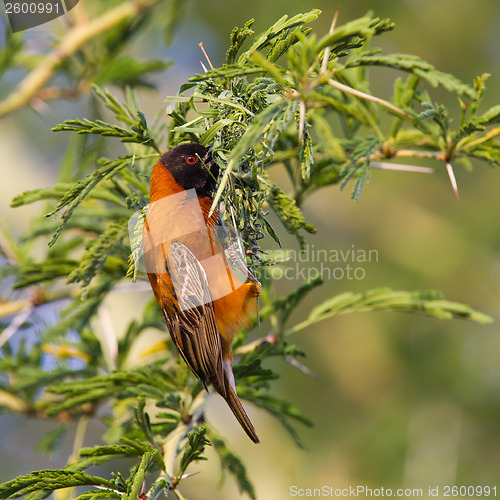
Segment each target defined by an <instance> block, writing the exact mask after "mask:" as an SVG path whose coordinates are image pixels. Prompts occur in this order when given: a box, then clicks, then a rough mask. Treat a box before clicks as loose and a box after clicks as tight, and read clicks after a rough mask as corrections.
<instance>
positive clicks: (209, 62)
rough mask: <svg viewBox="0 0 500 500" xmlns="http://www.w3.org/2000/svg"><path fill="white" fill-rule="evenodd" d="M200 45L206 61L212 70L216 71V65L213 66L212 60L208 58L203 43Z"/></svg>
mask: <svg viewBox="0 0 500 500" xmlns="http://www.w3.org/2000/svg"><path fill="white" fill-rule="evenodd" d="M198 45H199V46H200V49H201V51H202V52H203V55H204V56H205V59H206V60H207V62H208V65H209V66H210V69H214V65H213V64H212V61H211V60H210V57H208V54H207V51H206V50H205V47H203V42H200V43H199V44H198ZM200 62H201V61H200ZM201 64H202V66H203V63H201ZM205 73H206V72H205Z"/></svg>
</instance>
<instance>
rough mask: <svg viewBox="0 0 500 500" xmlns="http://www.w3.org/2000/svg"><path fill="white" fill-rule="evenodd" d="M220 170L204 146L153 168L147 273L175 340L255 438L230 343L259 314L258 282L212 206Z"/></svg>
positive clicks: (169, 155) (175, 152)
mask: <svg viewBox="0 0 500 500" xmlns="http://www.w3.org/2000/svg"><path fill="white" fill-rule="evenodd" d="M218 173H219V169H218V166H217V164H216V163H215V161H214V160H213V158H212V154H211V149H210V148H205V147H204V146H202V145H201V144H198V143H194V142H192V143H188V144H181V145H179V146H176V147H174V148H172V149H170V150H169V151H167V152H166V153H165V154H164V155H163V156H162V157H161V158H160V160H159V161H158V163H157V164H156V165H155V166H154V168H153V173H152V176H151V186H150V204H149V209H148V212H147V216H146V220H145V227H144V233H143V245H144V254H145V262H146V270H147V273H148V278H149V281H150V283H151V287H152V289H153V292H154V294H155V297H156V300H157V302H158V305H159V306H160V309H161V311H162V313H163V317H164V319H165V322H166V324H167V328H168V331H169V333H170V336H171V337H172V340H173V342H174V344H175V345H176V346H177V348H178V350H179V352H180V354H181V356H182V357H183V359H184V361H185V362H186V363H187V365H188V366H189V368H190V369H191V370H192V371H193V372H194V374H195V375H196V376H197V377H198V378H199V379H200V381H201V382H202V384H203V385H204V386H205V389H207V383H211V384H212V386H213V387H214V388H215V390H216V391H217V392H218V393H219V394H220V395H221V396H222V397H223V398H224V399H225V400H226V402H227V404H228V405H229V408H230V409H231V411H232V412H233V414H234V416H235V417H236V418H237V420H238V422H239V423H240V424H241V426H242V427H243V429H244V430H245V432H246V433H247V434H248V436H249V437H250V439H251V440H252V441H253V442H254V443H258V442H259V438H258V437H257V434H256V432H255V429H254V427H253V425H252V422H251V421H250V419H249V417H248V415H247V414H246V412H245V409H244V408H243V406H242V404H241V401H240V400H239V398H238V395H237V394H236V387H235V383H234V376H233V371H232V363H233V354H232V351H231V342H232V340H233V337H234V334H235V332H236V330H237V329H238V328H240V327H243V326H246V325H249V324H250V322H251V319H252V315H253V314H254V313H255V312H256V308H257V296H258V295H259V294H260V283H259V282H258V281H257V280H256V279H255V278H254V277H253V276H252V274H251V273H250V271H249V270H248V269H247V267H246V264H245V262H244V257H242V256H241V255H240V254H238V252H237V251H235V247H236V245H234V244H233V243H228V242H227V241H228V239H227V238H225V236H227V233H226V232H225V226H224V225H223V224H222V221H221V219H220V215H219V211H218V210H214V211H213V213H212V214H211V215H209V213H210V209H211V207H212V203H213V193H214V190H215V187H216V179H217V176H218Z"/></svg>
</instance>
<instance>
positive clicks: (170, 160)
mask: <svg viewBox="0 0 500 500" xmlns="http://www.w3.org/2000/svg"><path fill="white" fill-rule="evenodd" d="M160 162H161V163H162V164H163V165H164V166H165V168H166V169H167V170H168V171H169V172H170V173H171V174H172V176H173V178H174V179H175V182H177V184H179V186H181V187H183V188H184V189H193V188H194V189H196V192H197V193H198V195H205V196H209V195H210V194H211V193H212V192H213V191H214V190H215V180H216V179H217V176H218V175H219V168H218V166H217V164H216V163H215V162H214V160H213V159H212V154H211V148H206V147H205V146H202V145H201V144H198V143H197V142H190V143H187V144H180V145H179V146H176V147H175V148H172V149H170V150H169V151H167V152H166V153H165V154H164V155H163V156H162V157H161V158H160Z"/></svg>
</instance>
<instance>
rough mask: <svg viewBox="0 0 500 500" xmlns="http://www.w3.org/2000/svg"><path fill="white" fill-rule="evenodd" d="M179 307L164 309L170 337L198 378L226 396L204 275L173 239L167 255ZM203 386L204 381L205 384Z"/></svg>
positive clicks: (185, 248)
mask: <svg viewBox="0 0 500 500" xmlns="http://www.w3.org/2000/svg"><path fill="white" fill-rule="evenodd" d="M167 266H168V269H169V273H170V276H171V278H172V282H173V284H174V288H175V292H176V295H177V301H178V307H177V308H176V311H175V313H174V314H172V313H171V312H167V311H165V310H164V311H163V315H164V317H165V321H166V322H167V325H168V327H169V330H170V334H171V336H172V339H173V341H174V343H175V345H176V346H177V348H178V349H179V351H180V353H181V355H182V357H183V358H184V360H185V361H186V363H187V365H188V366H189V367H190V368H191V370H192V371H193V372H194V373H195V374H196V375H197V376H198V378H199V379H200V380H201V381H202V382H203V384H204V385H205V383H206V382H207V381H210V382H211V383H212V385H213V386H214V388H215V389H216V390H217V392H219V393H220V394H221V395H222V396H225V392H226V389H225V384H224V370H223V364H222V347H221V339H220V335H219V331H218V328H217V322H216V319H215V310H214V305H213V300H212V295H211V293H210V287H209V284H208V279H207V275H206V273H205V271H204V269H203V267H202V266H201V264H200V263H199V262H198V260H197V259H196V257H195V256H194V255H193V254H192V252H191V251H190V250H189V249H188V248H187V247H186V246H185V245H183V244H181V243H178V242H173V243H172V244H171V246H170V254H169V258H167ZM205 387H206V385H205Z"/></svg>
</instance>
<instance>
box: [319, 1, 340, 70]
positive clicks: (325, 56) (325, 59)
mask: <svg viewBox="0 0 500 500" xmlns="http://www.w3.org/2000/svg"><path fill="white" fill-rule="evenodd" d="M339 10H340V5H339V6H338V7H337V10H336V11H335V15H334V16H333V20H332V24H331V26H330V31H329V33H330V35H331V34H332V33H333V32H334V31H335V26H336V24H337V18H338V17H339ZM330 50H331V49H330V46H329V45H328V47H326V49H325V53H324V54H323V62H322V63H321V73H322V74H324V73H326V70H327V68H328V59H329V57H330Z"/></svg>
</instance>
